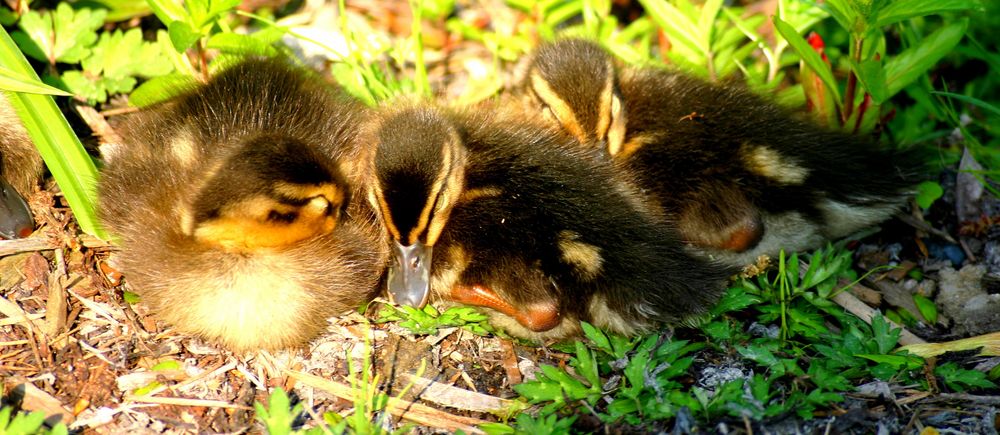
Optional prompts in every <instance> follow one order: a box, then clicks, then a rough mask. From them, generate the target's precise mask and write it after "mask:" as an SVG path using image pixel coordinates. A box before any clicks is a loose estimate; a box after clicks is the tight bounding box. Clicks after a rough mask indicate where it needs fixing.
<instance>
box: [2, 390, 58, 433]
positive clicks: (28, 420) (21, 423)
mask: <svg viewBox="0 0 1000 435" xmlns="http://www.w3.org/2000/svg"><path fill="white" fill-rule="evenodd" d="M0 390H2V389H0ZM0 392H2V391H0ZM11 416H13V418H11ZM44 423H45V413H44V412H42V411H35V412H32V413H30V414H25V413H21V412H18V413H15V412H14V407H12V406H4V407H2V408H0V434H5V435H31V434H44V435H66V434H67V433H69V431H68V430H67V429H66V425H65V424H63V423H59V424H56V425H55V426H54V427H53V428H52V429H47V428H43V427H42V425H43V424H44Z"/></svg>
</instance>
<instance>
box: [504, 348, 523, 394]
mask: <svg viewBox="0 0 1000 435" xmlns="http://www.w3.org/2000/svg"><path fill="white" fill-rule="evenodd" d="M500 346H501V348H502V349H503V369H504V371H505V372H507V384H508V385H516V384H520V383H521V381H522V380H523V378H522V377H521V369H519V368H518V367H517V353H516V352H514V344H513V343H511V341H510V340H501V341H500Z"/></svg>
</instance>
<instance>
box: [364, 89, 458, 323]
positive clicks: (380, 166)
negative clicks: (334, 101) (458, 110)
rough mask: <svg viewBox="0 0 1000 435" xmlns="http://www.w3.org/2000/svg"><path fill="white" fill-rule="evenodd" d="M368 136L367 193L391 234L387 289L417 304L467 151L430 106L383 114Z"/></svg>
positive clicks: (423, 298) (425, 291)
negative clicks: (371, 147) (371, 136)
mask: <svg viewBox="0 0 1000 435" xmlns="http://www.w3.org/2000/svg"><path fill="white" fill-rule="evenodd" d="M373 140H375V141H376V142H377V144H376V145H375V147H374V149H375V152H374V156H373V160H374V161H373V163H372V168H373V171H372V172H373V179H372V180H370V182H369V183H368V192H367V193H368V200H369V202H370V203H371V204H372V207H373V208H374V209H375V210H378V213H379V215H380V216H381V218H382V221H383V222H384V223H385V227H386V229H387V230H388V232H389V235H390V237H391V238H392V239H393V245H394V248H393V253H394V256H395V261H393V262H392V263H391V265H390V267H389V271H388V290H389V294H390V295H391V296H392V298H393V300H394V301H395V302H397V303H400V304H405V305H411V306H415V307H421V306H423V305H425V304H426V303H427V300H428V297H429V295H430V276H431V259H432V253H433V247H434V244H435V243H436V242H437V240H438V238H439V237H440V236H441V232H442V231H443V230H444V228H445V225H446V224H447V222H448V218H449V216H450V214H451V210H452V208H453V207H454V205H455V202H456V200H457V199H458V197H459V195H460V194H461V193H462V190H463V188H464V184H465V183H464V177H465V162H466V154H467V151H466V149H465V146H464V145H463V143H462V140H461V136H460V134H459V132H458V131H457V130H456V128H455V127H454V125H453V124H452V122H451V121H449V119H448V118H447V117H446V115H445V114H444V113H442V112H441V111H440V110H438V109H435V108H432V107H409V108H404V109H402V110H398V111H394V112H391V113H389V114H387V115H386V116H384V117H383V118H382V119H381V120H380V122H379V124H378V126H377V127H376V131H375V133H374V139H373Z"/></svg>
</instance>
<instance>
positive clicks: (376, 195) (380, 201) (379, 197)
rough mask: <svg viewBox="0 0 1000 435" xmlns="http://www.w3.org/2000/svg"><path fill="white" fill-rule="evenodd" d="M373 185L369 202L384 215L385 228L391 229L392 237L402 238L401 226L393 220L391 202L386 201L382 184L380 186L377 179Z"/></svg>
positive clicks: (395, 238) (369, 191)
mask: <svg viewBox="0 0 1000 435" xmlns="http://www.w3.org/2000/svg"><path fill="white" fill-rule="evenodd" d="M371 186H372V187H371V188H370V189H369V190H368V202H370V203H371V204H372V206H374V207H375V208H376V209H378V211H379V214H380V215H382V222H384V223H385V228H386V229H387V230H389V235H390V236H392V239H393V240H402V239H403V236H402V234H400V233H399V228H396V224H395V223H394V222H393V221H392V215H391V214H390V213H389V204H388V203H386V202H385V195H383V194H382V186H379V184H378V181H377V180H376V181H373V182H372V183H371Z"/></svg>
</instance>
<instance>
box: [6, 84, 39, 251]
mask: <svg viewBox="0 0 1000 435" xmlns="http://www.w3.org/2000/svg"><path fill="white" fill-rule="evenodd" d="M42 170H43V166H42V157H41V156H40V155H38V150H36V149H35V145H34V144H33V143H32V142H31V139H30V138H29V137H28V132H27V131H25V130H24V126H23V125H22V124H21V120H20V118H18V117H17V114H16V113H14V108H13V107H11V105H10V102H9V101H8V100H7V96H6V95H4V93H3V92H0V239H13V238H18V237H27V236H28V235H30V234H31V232H32V231H33V230H34V228H35V220H34V219H33V218H32V217H31V210H30V209H29V208H28V204H27V203H25V201H24V198H27V197H28V196H30V195H31V193H32V192H34V190H35V187H37V185H38V180H39V179H40V178H41V175H42Z"/></svg>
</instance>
